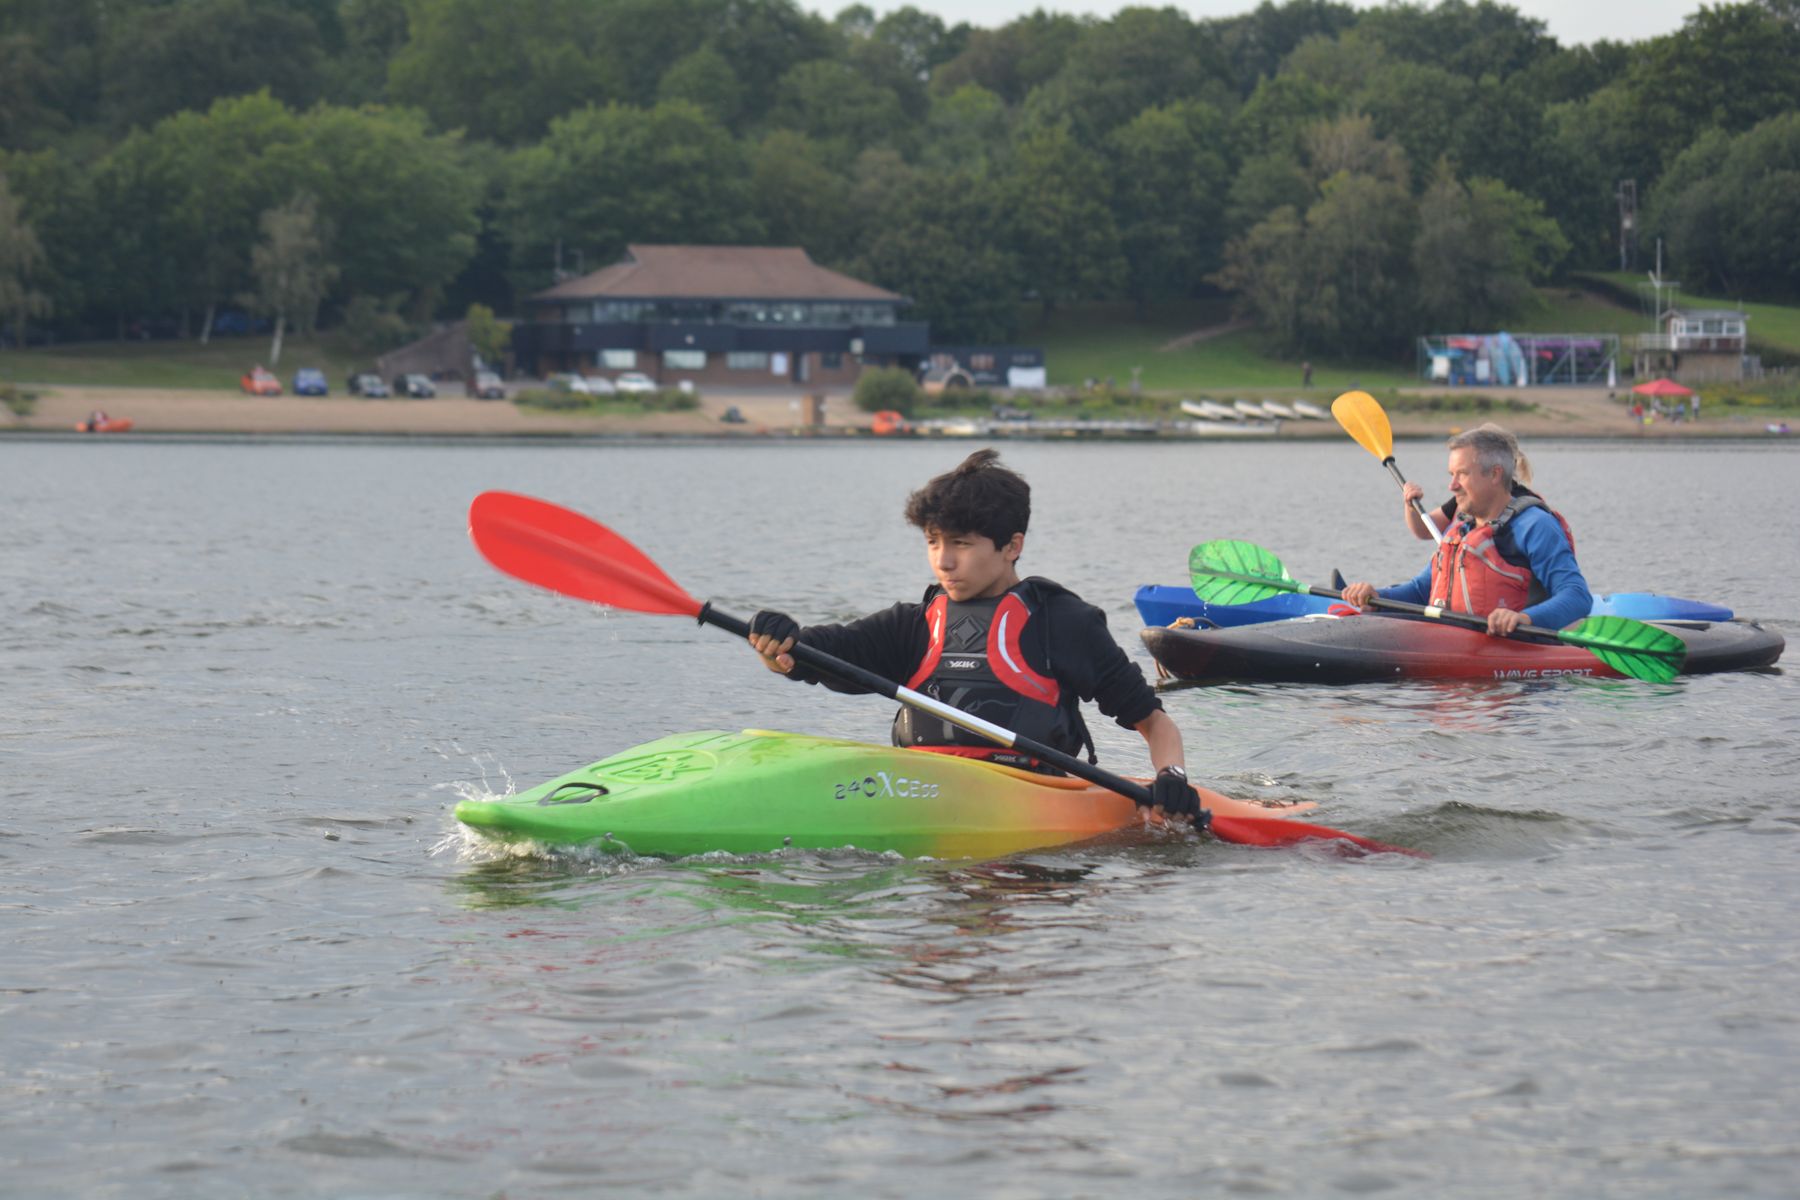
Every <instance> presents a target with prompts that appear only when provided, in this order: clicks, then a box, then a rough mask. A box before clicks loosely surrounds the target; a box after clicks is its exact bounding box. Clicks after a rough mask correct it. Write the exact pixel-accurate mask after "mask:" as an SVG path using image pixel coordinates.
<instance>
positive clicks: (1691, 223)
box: [1645, 112, 1800, 300]
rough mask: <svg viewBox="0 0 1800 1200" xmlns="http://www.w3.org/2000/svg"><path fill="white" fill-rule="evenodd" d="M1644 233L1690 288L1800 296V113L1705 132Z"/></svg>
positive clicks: (1665, 184) (1658, 197)
mask: <svg viewBox="0 0 1800 1200" xmlns="http://www.w3.org/2000/svg"><path fill="white" fill-rule="evenodd" d="M1645 231H1646V232H1647V233H1650V234H1653V235H1660V236H1661V237H1662V238H1663V239H1664V240H1665V242H1666V245H1667V247H1668V250H1669V253H1670V258H1671V261H1672V263H1673V266H1674V268H1675V270H1676V271H1678V272H1679V273H1680V277H1681V279H1682V281H1683V282H1684V283H1685V284H1686V285H1687V286H1688V287H1689V288H1692V289H1694V290H1696V291H1698V290H1701V289H1716V290H1718V291H1721V292H1725V293H1726V294H1732V295H1743V296H1753V297H1758V298H1765V299H1770V300H1793V299H1800V112H1792V113H1788V114H1786V115H1784V116H1779V117H1773V118H1771V119H1769V120H1767V121H1764V122H1763V123H1762V124H1760V125H1758V126H1756V127H1755V128H1753V129H1751V130H1749V131H1747V132H1745V133H1741V134H1738V135H1737V136H1736V137H1732V136H1730V135H1728V134H1726V133H1725V132H1723V131H1722V130H1712V131H1710V132H1708V133H1706V134H1704V135H1702V136H1701V137H1700V138H1699V139H1697V140H1696V141H1695V142H1694V144H1693V145H1692V146H1689V147H1688V148H1687V150H1686V151H1684V152H1683V153H1682V154H1681V155H1680V157H1678V158H1676V160H1675V161H1674V162H1673V163H1671V164H1670V165H1669V170H1668V173H1667V174H1665V175H1664V176H1663V178H1662V180H1661V182H1660V183H1659V184H1658V185H1657V187H1656V190H1655V192H1654V193H1653V194H1652V196H1651V199H1650V204H1649V205H1648V206H1647V211H1646V213H1645Z"/></svg>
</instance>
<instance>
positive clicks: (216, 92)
mask: <svg viewBox="0 0 1800 1200" xmlns="http://www.w3.org/2000/svg"><path fill="white" fill-rule="evenodd" d="M324 62H325V50H324V45H323V41H322V39H321V37H320V33H319V28H318V25H317V24H316V23H315V21H314V20H313V19H312V18H311V17H310V16H309V15H308V14H307V13H306V12H305V11H304V9H302V8H300V7H298V6H296V5H292V4H287V3H282V2H280V0H189V2H188V3H182V4H167V5H164V4H155V5H148V4H147V5H143V6H137V7H129V8H127V9H126V11H125V12H124V14H123V16H121V17H120V18H118V19H116V20H110V21H109V22H108V25H107V34H106V37H105V51H104V64H103V71H102V79H103V80H104V100H105V104H106V107H107V109H108V111H109V112H110V113H111V115H112V122H113V125H114V126H115V128H119V129H126V128H131V127H141V126H146V125H149V124H151V123H153V122H155V121H157V120H159V119H161V118H163V117H168V116H171V115H173V114H175V113H180V112H190V111H192V112H199V111H204V110H206V109H208V108H210V107H211V106H212V105H213V104H214V103H215V102H216V101H221V100H227V99H230V98H231V97H235V96H244V95H249V94H251V93H254V92H259V91H260V92H264V93H267V94H268V95H271V96H273V97H275V98H276V99H277V100H279V101H281V102H282V103H284V104H286V105H289V106H291V107H295V108H304V107H306V106H308V105H310V104H312V103H313V101H315V100H317V99H318V98H319V95H320V92H319V81H320V76H321V70H322V67H323V65H324Z"/></svg>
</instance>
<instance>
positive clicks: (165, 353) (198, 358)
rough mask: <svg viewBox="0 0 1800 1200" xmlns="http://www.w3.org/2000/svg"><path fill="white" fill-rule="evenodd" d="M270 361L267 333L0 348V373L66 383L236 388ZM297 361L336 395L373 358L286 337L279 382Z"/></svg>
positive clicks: (329, 339) (336, 339) (333, 338)
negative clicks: (312, 370) (208, 338)
mask: <svg viewBox="0 0 1800 1200" xmlns="http://www.w3.org/2000/svg"><path fill="white" fill-rule="evenodd" d="M268 362H269V337H268V335H267V334H256V335H254V336H230V337H226V336H219V337H214V338H213V339H212V341H210V342H209V343H207V344H206V345H204V346H202V345H201V344H200V343H198V342H194V341H178V340H177V341H158V342H82V343H78V344H72V345H67V346H44V347H34V348H32V349H29V350H4V351H0V379H12V380H17V381H18V382H20V383H46V384H65V385H68V386H72V387H159V388H198V389H203V390H212V391H236V390H237V386H238V377H239V376H240V375H242V374H243V373H244V372H246V371H248V370H249V369H250V368H251V367H253V366H255V365H256V364H257V363H262V364H263V365H265V366H267V365H268ZM300 367H317V368H319V369H320V370H322V371H324V372H325V377H326V378H327V379H328V380H330V381H331V388H332V391H333V392H339V393H341V392H342V390H343V388H344V385H345V381H346V380H347V379H348V378H349V376H350V375H351V373H352V372H354V371H373V370H374V369H375V366H374V361H373V358H372V357H370V356H367V355H362V354H359V353H357V351H355V350H354V349H353V348H352V347H351V346H350V344H349V342H348V340H347V339H346V338H345V337H344V336H343V335H342V334H341V333H335V332H334V333H324V334H319V335H317V336H315V337H307V338H294V337H290V338H287V339H286V340H285V341H284V342H283V344H282V349H281V365H280V366H279V367H272V368H271V370H273V371H274V372H275V373H276V375H278V376H279V377H280V378H281V385H282V386H283V387H284V388H285V387H288V386H289V385H290V384H292V382H293V379H294V372H295V371H296V370H297V369H299V368H300Z"/></svg>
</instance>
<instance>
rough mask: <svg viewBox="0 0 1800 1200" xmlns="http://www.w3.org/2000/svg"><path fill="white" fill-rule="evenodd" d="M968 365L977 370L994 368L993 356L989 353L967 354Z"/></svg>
mask: <svg viewBox="0 0 1800 1200" xmlns="http://www.w3.org/2000/svg"><path fill="white" fill-rule="evenodd" d="M969 365H970V366H971V367H973V368H975V369H976V370H977V371H991V370H993V369H994V356H993V355H991V354H971V355H969Z"/></svg>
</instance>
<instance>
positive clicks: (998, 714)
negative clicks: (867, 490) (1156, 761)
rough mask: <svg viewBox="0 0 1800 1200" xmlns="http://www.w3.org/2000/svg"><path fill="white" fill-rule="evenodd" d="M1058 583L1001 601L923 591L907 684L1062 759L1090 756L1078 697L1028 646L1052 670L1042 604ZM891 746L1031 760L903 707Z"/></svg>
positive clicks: (1027, 585)
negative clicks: (917, 656)
mask: <svg viewBox="0 0 1800 1200" xmlns="http://www.w3.org/2000/svg"><path fill="white" fill-rule="evenodd" d="M1060 590H1061V588H1060V587H1058V585H1056V584H1054V583H1051V582H1050V581H1049V580H1047V579H1037V578H1032V579H1026V580H1023V581H1021V582H1019V583H1017V584H1015V585H1013V587H1012V588H1010V589H1009V590H1007V591H1006V592H1004V593H1003V594H1001V595H999V596H993V597H989V598H987V599H984V600H952V599H950V597H949V596H948V595H946V594H945V593H944V591H943V589H942V588H939V587H936V586H933V587H932V588H931V589H930V590H929V591H927V592H926V594H925V595H926V606H925V627H926V630H927V635H928V640H927V642H926V648H925V656H924V658H923V659H921V660H920V662H919V666H918V669H917V670H915V671H914V672H913V675H912V678H911V679H908V680H907V681H906V686H907V687H909V688H912V689H913V690H914V691H919V692H923V693H925V694H926V695H927V696H932V697H934V698H936V699H938V700H942V701H943V702H944V703H946V704H950V705H953V706H955V707H957V708H960V709H962V710H963V711H965V712H969V713H973V714H974V715H975V716H978V717H981V718H982V719H984V720H987V721H991V722H993V723H994V724H996V725H999V726H1001V727H1002V728H1005V729H1010V730H1012V731H1013V732H1014V733H1019V734H1023V735H1025V736H1026V737H1029V738H1032V739H1034V740H1036V741H1039V742H1042V743H1044V744H1045V745H1048V746H1052V747H1054V748H1055V749H1058V750H1061V751H1063V752H1064V753H1067V754H1080V753H1081V752H1082V751H1083V750H1086V751H1087V752H1088V753H1089V755H1090V757H1091V756H1092V754H1093V739H1092V738H1091V737H1090V736H1089V735H1088V729H1087V723H1086V722H1084V721H1083V720H1082V719H1081V707H1080V705H1081V698H1080V697H1079V696H1077V695H1075V694H1074V693H1073V692H1071V691H1070V690H1069V689H1067V688H1064V687H1063V686H1062V685H1061V684H1060V683H1059V682H1058V681H1057V680H1056V678H1055V677H1054V676H1053V675H1041V674H1039V673H1038V672H1037V671H1036V670H1035V669H1033V667H1032V666H1031V663H1030V661H1028V659H1027V657H1026V652H1025V647H1027V646H1030V647H1031V648H1032V651H1033V655H1032V656H1033V657H1035V658H1036V660H1037V661H1038V662H1041V663H1043V664H1044V668H1045V670H1046V671H1048V670H1050V669H1051V656H1050V646H1051V640H1050V630H1049V618H1048V611H1047V605H1046V601H1047V600H1048V599H1049V595H1050V593H1051V592H1052V591H1060ZM893 737H894V744H895V745H896V746H913V747H918V748H919V749H925V750H940V751H943V752H944V753H948V754H966V755H970V756H972V757H981V758H992V759H995V760H996V761H999V762H1004V763H1007V764H1009V765H1012V766H1035V765H1036V763H1035V760H1033V759H1031V758H1030V757H1029V756H1028V755H1025V754H1022V753H1019V752H1017V751H1013V750H1008V749H1006V748H1005V747H1002V746H996V745H994V744H993V743H991V742H989V741H988V740H987V739H985V738H983V737H981V735H979V734H975V733H970V732H969V731H967V730H965V729H963V728H961V727H960V726H956V725H952V724H950V723H949V722H948V721H945V720H943V719H941V718H938V717H934V716H932V715H930V714H929V713H923V712H919V711H917V710H916V709H912V708H906V707H902V708H901V709H900V711H899V712H898V713H896V714H895V715H894V730H893Z"/></svg>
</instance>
